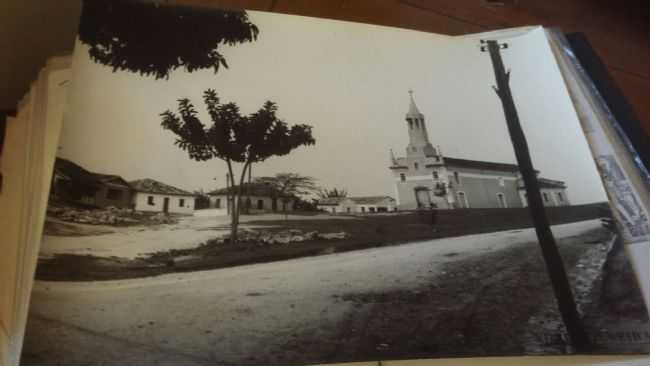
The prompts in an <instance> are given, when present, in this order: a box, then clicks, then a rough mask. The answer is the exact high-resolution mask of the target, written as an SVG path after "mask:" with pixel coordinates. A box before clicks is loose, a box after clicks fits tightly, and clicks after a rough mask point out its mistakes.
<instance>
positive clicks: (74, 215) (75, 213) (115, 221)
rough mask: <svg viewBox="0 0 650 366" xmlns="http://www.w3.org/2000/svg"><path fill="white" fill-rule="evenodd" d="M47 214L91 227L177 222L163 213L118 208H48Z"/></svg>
mask: <svg viewBox="0 0 650 366" xmlns="http://www.w3.org/2000/svg"><path fill="white" fill-rule="evenodd" d="M47 214H48V215H49V216H52V217H56V218H57V219H60V220H63V221H67V222H76V223H80V224H90V225H151V224H172V223H175V222H176V219H175V218H174V217H171V216H168V215H165V214H164V213H162V212H159V213H156V214H152V213H145V212H141V211H135V210H133V209H130V208H117V207H107V208H104V209H100V208H98V209H87V210H84V209H78V208H73V207H48V209H47Z"/></svg>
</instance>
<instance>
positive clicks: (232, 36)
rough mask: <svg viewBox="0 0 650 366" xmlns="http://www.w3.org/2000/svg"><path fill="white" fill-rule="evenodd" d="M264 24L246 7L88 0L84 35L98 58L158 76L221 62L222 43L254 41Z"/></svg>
mask: <svg viewBox="0 0 650 366" xmlns="http://www.w3.org/2000/svg"><path fill="white" fill-rule="evenodd" d="M258 33H259V30H258V29H257V27H256V26H255V24H253V23H251V22H250V21H249V20H248V15H247V14H246V12H245V11H237V10H218V9H198V8H191V7H183V6H174V5H167V4H160V3H158V2H154V1H134V0H85V1H84V4H83V10H82V15H81V18H80V23H79V40H81V42H83V43H84V44H86V45H88V46H89V47H90V49H89V50H88V54H89V56H90V58H91V59H93V60H94V61H95V62H98V63H101V64H103V65H106V66H110V67H112V68H113V71H114V72H115V71H117V70H128V71H131V72H136V73H139V74H141V75H144V76H149V75H153V76H155V77H156V79H161V78H166V77H167V76H168V75H169V72H170V71H173V70H174V69H176V68H179V67H184V68H185V70H187V71H188V72H192V71H194V70H198V69H205V68H213V69H214V72H217V71H218V70H219V68H220V67H221V66H223V67H225V68H227V67H228V64H227V63H226V58H225V57H224V56H223V55H222V54H221V53H219V52H218V47H219V46H220V45H230V46H232V45H235V44H238V43H244V42H252V41H254V40H255V39H256V38H257V35H258Z"/></svg>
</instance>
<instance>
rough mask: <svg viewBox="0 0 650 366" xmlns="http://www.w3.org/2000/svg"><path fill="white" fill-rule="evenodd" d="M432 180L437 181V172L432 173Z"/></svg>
mask: <svg viewBox="0 0 650 366" xmlns="http://www.w3.org/2000/svg"><path fill="white" fill-rule="evenodd" d="M433 179H438V172H436V171H434V172H433Z"/></svg>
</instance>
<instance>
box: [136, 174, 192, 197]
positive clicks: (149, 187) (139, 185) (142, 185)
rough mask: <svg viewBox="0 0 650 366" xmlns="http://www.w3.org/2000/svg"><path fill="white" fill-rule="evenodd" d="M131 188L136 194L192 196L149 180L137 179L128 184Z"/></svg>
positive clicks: (186, 192) (178, 189)
mask: <svg viewBox="0 0 650 366" xmlns="http://www.w3.org/2000/svg"><path fill="white" fill-rule="evenodd" d="M129 184H131V187H133V189H134V190H135V191H137V192H144V193H157V194H172V195H179V196H193V195H194V194H193V193H190V192H188V191H184V190H182V189H180V188H176V187H172V186H170V185H168V184H165V183H161V182H158V181H157V180H153V179H150V178H145V179H139V180H134V181H131V182H129Z"/></svg>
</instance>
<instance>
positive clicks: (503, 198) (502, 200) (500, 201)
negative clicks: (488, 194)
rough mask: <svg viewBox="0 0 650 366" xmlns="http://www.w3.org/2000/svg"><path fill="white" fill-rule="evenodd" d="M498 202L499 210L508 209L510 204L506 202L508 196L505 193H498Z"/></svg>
mask: <svg viewBox="0 0 650 366" xmlns="http://www.w3.org/2000/svg"><path fill="white" fill-rule="evenodd" d="M497 201H498V204H499V208H507V207H508V203H507V202H506V196H505V195H504V194H503V193H497Z"/></svg>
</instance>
